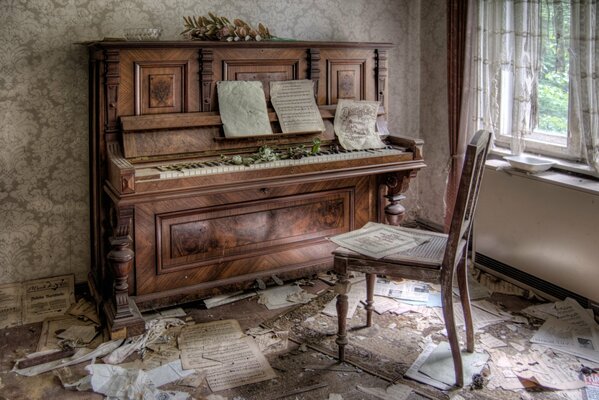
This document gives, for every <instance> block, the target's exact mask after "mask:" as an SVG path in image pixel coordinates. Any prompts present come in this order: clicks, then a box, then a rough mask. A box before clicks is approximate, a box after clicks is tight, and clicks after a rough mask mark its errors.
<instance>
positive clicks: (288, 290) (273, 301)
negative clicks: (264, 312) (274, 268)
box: [258, 285, 304, 310]
mask: <svg viewBox="0 0 599 400" xmlns="http://www.w3.org/2000/svg"><path fill="white" fill-rule="evenodd" d="M300 292H304V289H302V288H301V287H299V286H298V285H285V286H275V287H271V288H268V289H266V290H263V291H259V292H258V294H259V295H260V298H259V299H258V303H259V304H264V305H265V306H266V308H268V309H269V310H276V309H279V308H283V307H289V306H292V305H295V304H300V303H298V302H296V301H293V298H294V297H293V296H295V295H299V293H300Z"/></svg>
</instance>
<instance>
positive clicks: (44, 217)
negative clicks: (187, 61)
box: [0, 0, 443, 283]
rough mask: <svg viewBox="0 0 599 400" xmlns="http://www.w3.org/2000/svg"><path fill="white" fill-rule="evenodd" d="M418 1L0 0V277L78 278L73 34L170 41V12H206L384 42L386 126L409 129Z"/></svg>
mask: <svg viewBox="0 0 599 400" xmlns="http://www.w3.org/2000/svg"><path fill="white" fill-rule="evenodd" d="M435 2H436V3H440V2H441V0H436V1H435ZM424 3H426V2H424ZM420 7H421V2H420V1H414V0H400V1H398V0H305V1H295V0H293V1H292V0H258V1H240V0H218V1H217V0H180V1H175V0H27V1H25V0H0V48H1V49H2V50H1V51H0V171H1V172H0V271H1V272H2V273H1V274H0V283H6V282H15V281H22V280H26V279H34V278H38V277H44V276H50V275H58V274H64V273H75V275H76V280H77V281H78V282H81V281H84V280H85V279H86V273H87V270H88V265H89V216H88V204H89V202H88V196H89V193H88V108H87V89H88V87H87V51H86V49H85V48H83V47H82V46H80V45H77V44H75V42H78V41H84V40H91V39H98V38H102V37H115V36H123V29H124V28H127V27H154V26H159V27H162V28H163V35H162V38H163V39H177V38H178V34H179V32H180V31H181V30H182V16H184V15H200V14H202V15H203V14H206V13H207V12H208V11H212V12H215V13H217V14H220V15H225V16H228V17H239V18H242V19H245V20H246V21H248V22H249V23H251V24H257V23H258V22H260V21H262V22H264V23H265V24H266V25H267V26H268V27H269V28H270V30H271V32H273V33H274V34H275V35H277V36H280V37H289V38H295V39H305V40H345V41H387V42H393V43H394V44H396V47H395V49H394V50H392V51H391V52H390V54H389V68H390V110H389V111H390V117H389V119H390V128H391V130H392V131H394V132H397V133H398V134H401V135H407V136H418V135H419V130H420V120H419V118H414V116H415V115H418V114H419V109H420V105H419V101H415V99H418V96H419V95H418V94H419V90H420V88H419V84H420V81H419V70H420V49H419V36H420V12H421V11H420ZM435 29H436V28H435ZM441 29H443V28H441ZM425 154H426V153H425ZM429 165H430V163H429ZM414 187H417V185H414ZM414 187H413V188H412V189H411V192H412V193H414V194H413V195H412V199H411V200H409V201H408V202H407V203H406V205H407V206H408V208H409V209H411V210H414V209H415V208H414V207H412V206H413V203H414V197H415V195H416V194H415V192H416V189H415V188H414Z"/></svg>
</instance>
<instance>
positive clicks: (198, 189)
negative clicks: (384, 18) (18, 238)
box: [89, 41, 425, 337]
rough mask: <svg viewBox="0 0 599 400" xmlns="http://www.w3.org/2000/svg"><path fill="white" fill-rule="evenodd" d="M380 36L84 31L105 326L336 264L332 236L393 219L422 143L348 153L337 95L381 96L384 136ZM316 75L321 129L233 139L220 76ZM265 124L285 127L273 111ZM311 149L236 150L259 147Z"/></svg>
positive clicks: (97, 284) (96, 288) (117, 330)
mask: <svg viewBox="0 0 599 400" xmlns="http://www.w3.org/2000/svg"><path fill="white" fill-rule="evenodd" d="M389 47H390V45H389V44H381V43H339V42H337V43H334V42H245V43H239V42H231V43H228V42H227V43H224V42H192V41H175V42H94V43H91V44H89V51H90V130H91V132H90V165H91V166H90V177H91V178H90V181H91V236H92V265H91V272H90V274H89V285H90V288H91V291H92V293H93V295H94V296H95V298H96V301H97V304H98V307H99V310H100V311H101V314H103V316H104V318H105V320H106V323H107V326H108V329H109V331H110V333H111V335H112V336H113V337H123V336H131V335H135V334H138V333H141V332H142V331H143V329H144V323H143V320H142V319H141V316H140V310H142V311H143V310H146V309H152V308H156V307H160V306H165V305H173V304H179V303H183V302H186V301H191V300H196V299H200V298H202V297H207V296H211V295H215V294H218V293H219V292H221V291H223V290H232V289H237V290H238V289H244V288H248V287H250V286H252V285H254V284H255V282H256V280H257V279H262V280H263V281H268V280H270V277H272V276H276V277H279V278H281V279H291V278H296V277H301V276H308V275H310V274H313V273H317V272H321V271H324V270H328V269H330V268H331V267H332V257H331V250H332V249H333V247H334V246H333V245H332V244H331V243H329V242H328V241H327V239H326V237H328V236H332V235H336V234H339V233H342V232H346V231H349V230H352V229H357V228H359V227H361V226H362V225H364V224H365V223H366V222H368V221H377V220H378V221H383V220H387V221H389V222H390V223H394V224H397V223H399V221H400V220H401V218H402V214H403V207H402V206H401V205H400V204H399V200H400V199H401V198H402V197H403V195H402V194H401V193H402V192H404V191H405V190H406V189H407V187H408V183H409V180H410V178H412V177H414V176H415V175H416V172H417V171H418V170H419V169H420V168H422V167H424V166H425V165H424V162H423V158H422V153H421V149H422V142H420V141H419V140H416V139H407V138H400V137H395V136H389V137H388V138H387V139H386V142H387V143H388V147H387V148H386V149H380V150H376V151H373V150H363V151H352V152H345V151H343V149H341V148H340V147H339V146H338V145H337V142H336V140H335V135H334V131H333V118H334V115H335V104H336V102H337V99H341V98H349V99H364V100H379V101H380V103H381V108H380V110H381V111H380V113H379V114H380V115H379V117H378V123H377V130H378V132H379V133H380V134H381V135H383V136H387V134H388V132H387V127H386V123H385V122H386V116H385V110H386V105H387V51H388V49H389ZM291 79H311V80H313V81H314V84H315V96H316V100H317V104H318V105H319V108H320V111H321V115H322V117H323V120H324V122H325V126H326V131H325V132H322V133H310V132H306V133H303V134H280V133H275V134H273V135H268V136H258V137H251V138H236V139H228V138H225V137H224V135H223V130H222V124H221V120H220V117H219V114H218V101H217V93H216V82H217V81H220V80H259V81H262V82H263V84H264V85H263V86H264V88H265V92H266V97H267V99H268V87H269V86H268V83H269V81H271V80H291ZM269 116H270V120H271V123H272V126H273V131H274V132H280V127H279V126H278V123H277V117H276V114H275V113H274V112H271V113H270V114H269ZM315 138H318V139H320V141H321V148H320V152H318V153H317V154H315V155H312V156H310V157H302V158H297V159H294V158H292V159H286V160H278V161H273V162H270V163H262V164H256V165H251V166H245V165H236V164H233V163H231V162H230V159H231V157H232V156H234V155H241V156H244V155H249V154H254V153H256V152H257V151H259V149H260V148H261V147H262V146H269V147H270V148H274V149H279V150H281V151H283V150H286V149H288V148H290V147H300V146H302V145H304V146H308V147H310V146H311V145H312V142H313V140H314V139H315Z"/></svg>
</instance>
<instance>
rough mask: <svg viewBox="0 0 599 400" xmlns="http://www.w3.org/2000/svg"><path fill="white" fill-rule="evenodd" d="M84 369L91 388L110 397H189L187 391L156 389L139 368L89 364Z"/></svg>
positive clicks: (173, 399)
mask: <svg viewBox="0 0 599 400" xmlns="http://www.w3.org/2000/svg"><path fill="white" fill-rule="evenodd" d="M85 369H86V370H87V371H89V373H90V374H91V376H89V377H86V378H87V380H88V381H89V382H90V384H91V387H92V390H93V391H94V392H96V393H100V394H103V395H105V396H107V397H108V398H110V399H119V400H120V399H122V400H127V399H161V400H163V399H164V400H184V399H189V394H188V393H184V392H171V391H162V390H159V389H156V385H155V384H154V382H152V380H151V379H150V376H149V375H148V374H146V373H145V372H144V371H143V370H140V369H125V368H121V367H119V366H117V365H107V364H91V365H88V366H87V367H85ZM81 384H85V381H84V380H82V382H81ZM163 384H166V383H163Z"/></svg>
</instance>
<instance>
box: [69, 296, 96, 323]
mask: <svg viewBox="0 0 599 400" xmlns="http://www.w3.org/2000/svg"><path fill="white" fill-rule="evenodd" d="M67 314H70V315H72V316H74V317H77V318H78V319H82V320H84V321H91V322H93V323H94V324H96V325H100V317H98V313H97V312H96V305H95V304H93V303H92V302H91V301H89V300H87V299H79V301H78V302H77V303H75V304H73V305H71V307H69V309H68V310H67Z"/></svg>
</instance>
